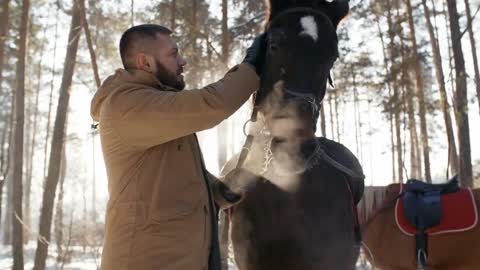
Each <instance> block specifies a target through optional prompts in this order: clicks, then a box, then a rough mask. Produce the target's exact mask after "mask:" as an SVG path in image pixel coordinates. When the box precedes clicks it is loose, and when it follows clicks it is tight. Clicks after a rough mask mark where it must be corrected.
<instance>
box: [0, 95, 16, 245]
mask: <svg viewBox="0 0 480 270" xmlns="http://www.w3.org/2000/svg"><path fill="white" fill-rule="evenodd" d="M14 112H15V106H14V98H12V102H11V108H10V117H9V118H10V119H9V120H10V121H9V122H8V123H6V125H7V124H8V138H5V137H4V138H2V152H1V153H2V158H1V162H2V164H1V165H0V167H1V173H2V174H1V175H0V177H1V179H0V180H1V181H0V224H2V223H1V217H2V212H3V211H2V205H3V204H2V202H3V187H4V186H5V183H7V201H6V203H5V208H6V209H7V211H6V216H5V217H6V218H5V223H4V226H3V229H4V237H3V241H4V244H11V242H12V241H11V240H10V238H9V237H10V236H11V231H10V228H11V222H10V217H11V211H9V209H11V207H10V205H11V203H12V200H11V192H10V191H11V188H10V186H11V184H9V183H11V182H12V181H11V177H9V176H11V168H12V163H13V162H12V161H13V160H12V157H13V149H14V147H13V146H12V145H13V133H14ZM6 131H7V127H6V128H5V129H4V133H6ZM5 144H8V147H4V145H5ZM7 179H10V181H7Z"/></svg>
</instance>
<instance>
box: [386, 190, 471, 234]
mask: <svg viewBox="0 0 480 270" xmlns="http://www.w3.org/2000/svg"><path fill="white" fill-rule="evenodd" d="M403 186H404V185H403V184H401V185H400V194H401V193H402V190H403V188H404V187H403ZM440 200H441V202H442V220H441V221H440V224H438V225H436V226H434V227H432V228H429V229H428V230H426V231H425V232H426V233H427V234H429V235H436V234H444V233H455V232H463V231H468V230H471V229H473V228H474V227H475V226H476V225H477V223H478V209H477V205H476V204H475V197H474V196H473V192H472V190H471V189H460V190H459V191H458V192H454V193H447V194H442V197H441V199H440ZM395 220H396V222H397V226H398V228H399V229H400V231H402V232H403V233H404V234H406V235H408V236H414V235H415V234H416V233H417V229H416V228H415V227H414V226H413V225H411V224H410V223H409V222H408V220H407V218H406V216H405V211H404V208H403V198H402V197H400V198H399V199H398V200H397V202H396V205H395Z"/></svg>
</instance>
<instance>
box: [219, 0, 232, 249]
mask: <svg viewBox="0 0 480 270" xmlns="http://www.w3.org/2000/svg"><path fill="white" fill-rule="evenodd" d="M229 41H230V37H229V32H228V1H227V0H222V62H223V64H224V66H228V61H229V58H230V42H229ZM228 121H229V120H226V121H223V122H222V123H221V124H220V125H219V126H218V127H217V133H218V168H219V170H220V169H221V168H222V167H223V165H225V163H226V162H227V144H228V137H229V136H228ZM227 240H228V239H227ZM222 244H224V243H222ZM227 245H228V243H227Z"/></svg>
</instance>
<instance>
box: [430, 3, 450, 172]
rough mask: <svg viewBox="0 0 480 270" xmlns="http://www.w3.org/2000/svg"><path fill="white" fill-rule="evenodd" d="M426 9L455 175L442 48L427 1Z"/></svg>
mask: <svg viewBox="0 0 480 270" xmlns="http://www.w3.org/2000/svg"><path fill="white" fill-rule="evenodd" d="M422 5H423V9H424V15H425V22H426V24H427V29H428V35H429V36H430V45H431V47H432V52H433V62H434V63H435V77H436V78H437V84H438V89H439V91H440V102H441V104H442V111H443V119H444V121H445V128H446V131H447V140H448V149H449V159H450V164H451V166H450V171H451V174H452V175H454V174H456V173H457V172H458V155H457V146H456V143H455V136H454V134H453V127H452V119H451V117H450V105H449V104H448V96H447V90H446V88H445V77H444V73H443V66H442V56H441V53H440V47H439V45H438V41H437V37H436V36H435V32H434V29H433V25H432V21H431V19H430V10H429V8H428V6H427V1H426V0H422Z"/></svg>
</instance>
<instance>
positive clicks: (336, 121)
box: [333, 91, 341, 142]
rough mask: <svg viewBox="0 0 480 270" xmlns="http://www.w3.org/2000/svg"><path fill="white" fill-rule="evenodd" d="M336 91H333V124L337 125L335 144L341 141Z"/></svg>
mask: <svg viewBox="0 0 480 270" xmlns="http://www.w3.org/2000/svg"><path fill="white" fill-rule="evenodd" d="M338 99H339V97H338V91H333V103H334V105H335V123H336V124H337V126H336V127H337V142H340V141H341V138H340V121H339V118H338Z"/></svg>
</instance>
